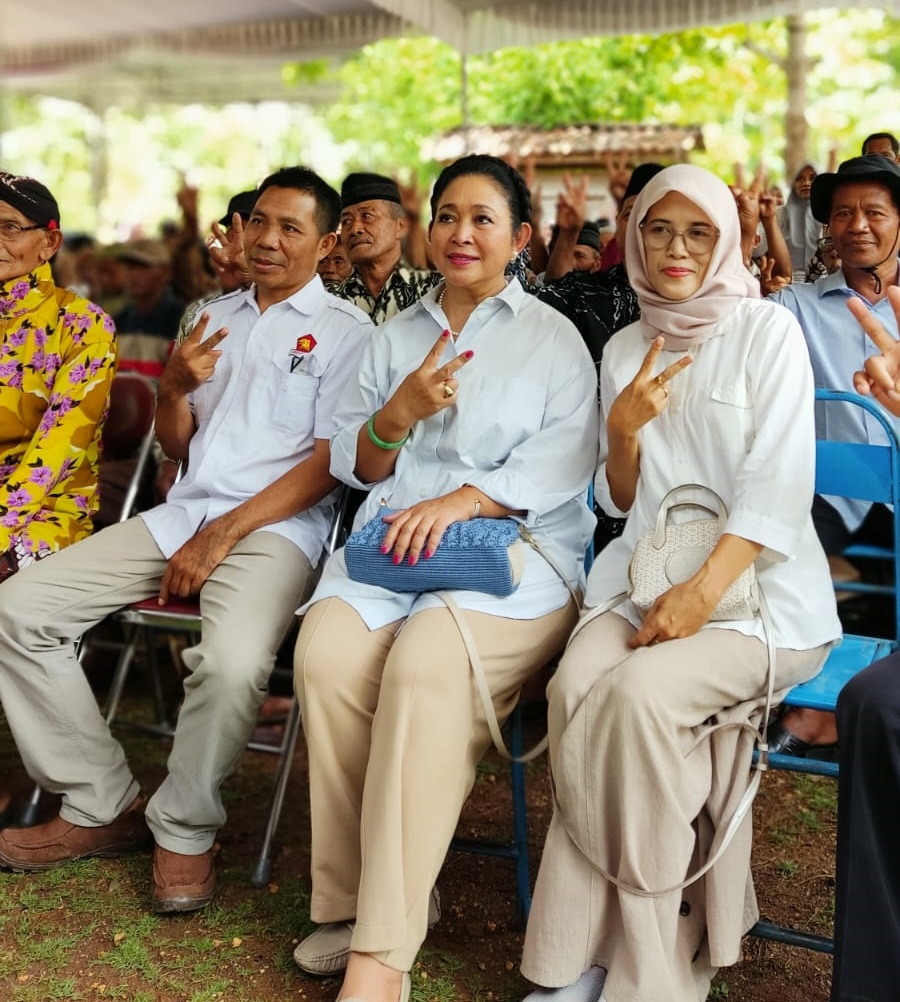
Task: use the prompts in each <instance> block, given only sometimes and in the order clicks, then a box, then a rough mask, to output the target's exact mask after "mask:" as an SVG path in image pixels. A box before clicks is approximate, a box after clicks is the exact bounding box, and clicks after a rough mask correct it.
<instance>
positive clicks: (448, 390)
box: [444, 383, 456, 399]
mask: <svg viewBox="0 0 900 1002" xmlns="http://www.w3.org/2000/svg"><path fill="white" fill-rule="evenodd" d="M455 394H456V390H454V389H453V387H452V386H448V385H447V384H446V383H444V396H445V397H447V398H448V399H449V398H450V397H452V396H454V395H455Z"/></svg>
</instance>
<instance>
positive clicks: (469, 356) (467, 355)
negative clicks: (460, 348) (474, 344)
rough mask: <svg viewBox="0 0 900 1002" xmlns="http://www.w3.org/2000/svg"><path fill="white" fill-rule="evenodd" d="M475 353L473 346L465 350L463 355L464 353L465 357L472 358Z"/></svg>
mask: <svg viewBox="0 0 900 1002" xmlns="http://www.w3.org/2000/svg"><path fill="white" fill-rule="evenodd" d="M474 354H475V352H474V351H472V349H471V348H470V349H469V350H468V351H464V352H463V355H464V357H465V358H471V357H472V356H473V355H474Z"/></svg>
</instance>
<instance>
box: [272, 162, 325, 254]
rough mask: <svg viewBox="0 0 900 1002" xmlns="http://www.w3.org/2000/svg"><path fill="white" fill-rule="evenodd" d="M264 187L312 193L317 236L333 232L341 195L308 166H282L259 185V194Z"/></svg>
mask: <svg viewBox="0 0 900 1002" xmlns="http://www.w3.org/2000/svg"><path fill="white" fill-rule="evenodd" d="M266 188H295V189H296V190H297V191H305V192H306V193H307V194H308V195H312V197H313V200H314V201H315V203H316V214H315V215H316V226H317V228H318V230H319V236H320V237H323V236H325V234H326V233H334V232H335V231H336V230H337V228H338V225H339V223H340V221H341V196H340V195H339V194H338V193H337V192H336V191H335V190H334V188H332V187H331V185H330V184H329V183H328V182H327V181H324V180H323V179H322V178H321V177H319V175H318V174H317V173H316V172H315V171H314V170H311V169H310V168H309V167H282V168H281V169H280V170H277V171H275V173H274V174H270V175H269V176H268V177H267V178H266V179H265V180H264V181H263V182H262V184H261V185H260V186H259V189H258V191H259V194H260V195H261V194H262V193H263V192H264V191H265V190H266Z"/></svg>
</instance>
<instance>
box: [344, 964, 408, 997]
mask: <svg viewBox="0 0 900 1002" xmlns="http://www.w3.org/2000/svg"><path fill="white" fill-rule="evenodd" d="M402 987H403V971H398V970H397V969H396V968H394V967H388V965H387V964H382V963H381V961H380V960H377V959H376V958H375V957H373V956H372V954H370V953H356V952H351V954H350V959H349V960H348V962H347V970H346V972H345V973H344V982H343V984H342V985H341V990H340V992H338V1002H340V1000H341V999H351V998H352V999H358V998H362V999H366V1002H397V1000H398V999H399V998H400V993H401V990H402Z"/></svg>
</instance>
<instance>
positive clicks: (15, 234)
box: [0, 219, 47, 243]
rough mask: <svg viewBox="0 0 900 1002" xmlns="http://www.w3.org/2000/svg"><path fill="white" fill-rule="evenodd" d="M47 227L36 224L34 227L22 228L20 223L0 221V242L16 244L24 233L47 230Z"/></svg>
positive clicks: (6, 220)
mask: <svg viewBox="0 0 900 1002" xmlns="http://www.w3.org/2000/svg"><path fill="white" fill-rule="evenodd" d="M45 229H47V227H46V226H41V225H40V224H39V223H36V224H35V225H34V226H22V225H21V224H19V223H14V222H13V221H12V220H11V219H3V220H0V240H5V241H7V243H14V242H15V241H16V240H18V239H19V237H20V236H21V235H22V234H23V233H28V232H30V231H31V230H45Z"/></svg>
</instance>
